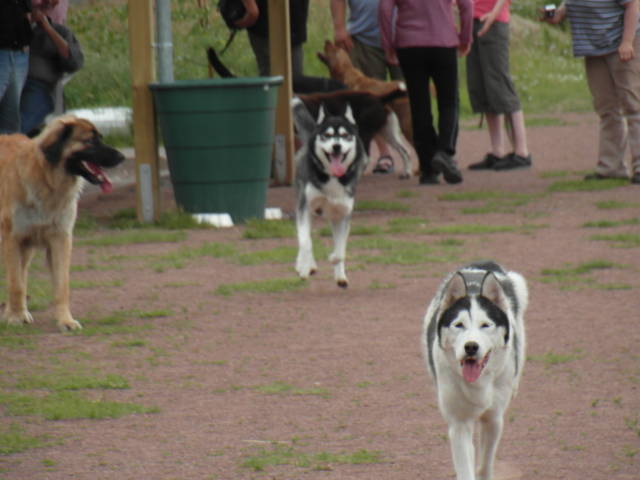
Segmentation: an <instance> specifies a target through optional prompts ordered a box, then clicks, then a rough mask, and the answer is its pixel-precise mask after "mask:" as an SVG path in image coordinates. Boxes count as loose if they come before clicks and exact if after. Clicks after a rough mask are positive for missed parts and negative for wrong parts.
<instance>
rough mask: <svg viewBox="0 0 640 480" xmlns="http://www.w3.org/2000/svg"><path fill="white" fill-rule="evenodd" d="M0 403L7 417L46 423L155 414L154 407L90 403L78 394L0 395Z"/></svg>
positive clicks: (118, 403)
mask: <svg viewBox="0 0 640 480" xmlns="http://www.w3.org/2000/svg"><path fill="white" fill-rule="evenodd" d="M0 404H2V405H4V406H5V407H6V411H7V413H8V414H9V415H16V416H21V415H37V416H41V417H43V418H44V419H46V420H69V419H78V418H89V419H94V420H99V419H104V418H120V417H122V416H124V415H130V414H134V413H157V412H158V409H157V408H155V407H152V408H150V407H144V406H142V405H138V404H135V403H120V402H110V401H102V400H90V399H88V398H86V397H85V396H83V395H81V394H79V393H77V392H69V391H62V392H55V393H51V394H49V395H46V396H35V395H33V396H32V395H19V394H9V393H0Z"/></svg>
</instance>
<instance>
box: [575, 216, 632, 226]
mask: <svg viewBox="0 0 640 480" xmlns="http://www.w3.org/2000/svg"><path fill="white" fill-rule="evenodd" d="M625 225H640V218H627V219H626V220H617V221H614V220H594V221H591V222H586V223H583V224H582V226H583V227H584V228H614V227H622V226H625Z"/></svg>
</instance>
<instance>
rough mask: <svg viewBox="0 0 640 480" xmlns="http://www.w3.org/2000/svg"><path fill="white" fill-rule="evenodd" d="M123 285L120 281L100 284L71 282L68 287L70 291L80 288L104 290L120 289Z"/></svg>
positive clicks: (82, 281)
mask: <svg viewBox="0 0 640 480" xmlns="http://www.w3.org/2000/svg"><path fill="white" fill-rule="evenodd" d="M122 285H124V282H123V281H122V280H106V281H102V282H98V281H92V280H71V281H70V282H69V286H70V287H71V289H72V290H75V289H81V288H105V287H121V286H122Z"/></svg>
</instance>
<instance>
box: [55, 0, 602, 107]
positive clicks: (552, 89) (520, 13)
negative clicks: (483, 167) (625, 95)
mask: <svg viewBox="0 0 640 480" xmlns="http://www.w3.org/2000/svg"><path fill="white" fill-rule="evenodd" d="M208 3H209V7H208V8H206V9H201V8H199V7H198V6H197V2H196V1H195V0H174V1H173V2H172V8H173V11H172V20H173V36H174V38H173V41H174V63H175V65H174V71H175V77H176V79H187V78H205V77H207V76H208V70H207V63H206V57H205V49H206V47H207V46H209V45H212V46H214V47H215V48H217V49H218V50H220V49H221V48H222V46H223V45H224V43H225V41H226V39H227V35H228V30H227V28H226V27H225V26H224V24H223V23H222V21H221V19H220V18H219V16H218V14H217V12H216V10H215V4H216V2H215V0H210V1H209V2H208ZM516 3H517V5H514V7H513V11H514V12H516V13H517V15H514V19H513V23H512V50H511V51H512V55H511V57H512V74H513V76H514V79H515V82H516V87H517V89H518V91H519V93H520V95H521V97H522V102H523V106H524V109H525V111H526V112H528V113H552V112H564V111H584V110H589V109H590V108H591V104H590V100H589V95H588V91H587V87H586V82H585V80H584V75H583V67H582V63H581V60H578V59H574V58H573V57H572V56H571V50H570V47H571V45H570V38H569V36H568V33H567V32H566V31H563V30H562V29H559V28H551V27H549V26H547V25H541V24H540V23H539V22H537V21H535V17H536V9H537V8H538V4H537V3H534V2H532V1H530V0H520V1H519V2H516ZM328 5H329V0H311V15H310V20H309V41H308V42H307V43H306V44H305V71H306V73H307V74H309V75H321V76H326V75H327V72H326V68H325V67H324V65H322V64H321V63H320V61H319V60H318V59H317V58H316V52H317V51H319V50H321V48H322V45H323V43H324V40H325V39H327V38H329V39H331V38H332V35H333V32H332V30H331V28H330V27H328V26H330V25H331V15H330V12H329V6H328ZM68 22H69V26H70V27H71V28H72V29H73V30H74V32H75V33H76V35H77V36H78V38H79V39H80V41H81V42H82V45H83V48H84V51H85V55H86V64H85V67H84V68H83V69H82V70H81V71H80V72H78V73H77V74H76V76H75V77H74V78H73V80H72V81H71V82H70V83H69V85H68V86H67V90H66V96H67V101H68V105H69V107H70V108H80V107H94V106H107V105H130V103H131V87H130V76H129V40H128V24H127V3H126V2H123V1H122V0H112V1H108V0H104V1H101V2H90V3H88V4H87V5H83V6H76V7H73V8H72V9H71V10H70V12H69V18H68ZM223 60H224V61H225V63H227V65H228V66H229V67H230V68H231V69H232V70H233V71H234V72H235V73H236V74H237V75H239V76H254V75H256V74H257V70H256V66H255V61H254V59H253V54H252V52H251V49H250V47H249V44H248V40H247V37H246V33H245V32H242V33H240V34H239V35H237V37H236V39H235V40H234V42H233V44H232V45H231V47H230V48H229V50H228V51H227V52H226V53H225V55H224V57H223ZM460 65H461V80H462V89H461V97H462V112H463V114H465V115H466V114H469V113H470V110H469V106H468V99H467V94H466V87H465V81H464V61H461V62H460Z"/></svg>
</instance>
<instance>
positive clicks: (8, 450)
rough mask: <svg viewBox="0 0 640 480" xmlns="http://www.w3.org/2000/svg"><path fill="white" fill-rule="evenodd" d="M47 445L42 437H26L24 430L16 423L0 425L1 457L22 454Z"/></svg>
mask: <svg viewBox="0 0 640 480" xmlns="http://www.w3.org/2000/svg"><path fill="white" fill-rule="evenodd" d="M45 445H46V442H45V441H44V440H43V439H42V438H41V437H33V436H30V435H26V434H25V433H24V430H23V428H22V427H21V426H20V425H18V424H16V423H12V424H11V425H0V455H11V454H12V453H20V452H24V451H25V450H29V449H31V448H38V447H43V446H45Z"/></svg>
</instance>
